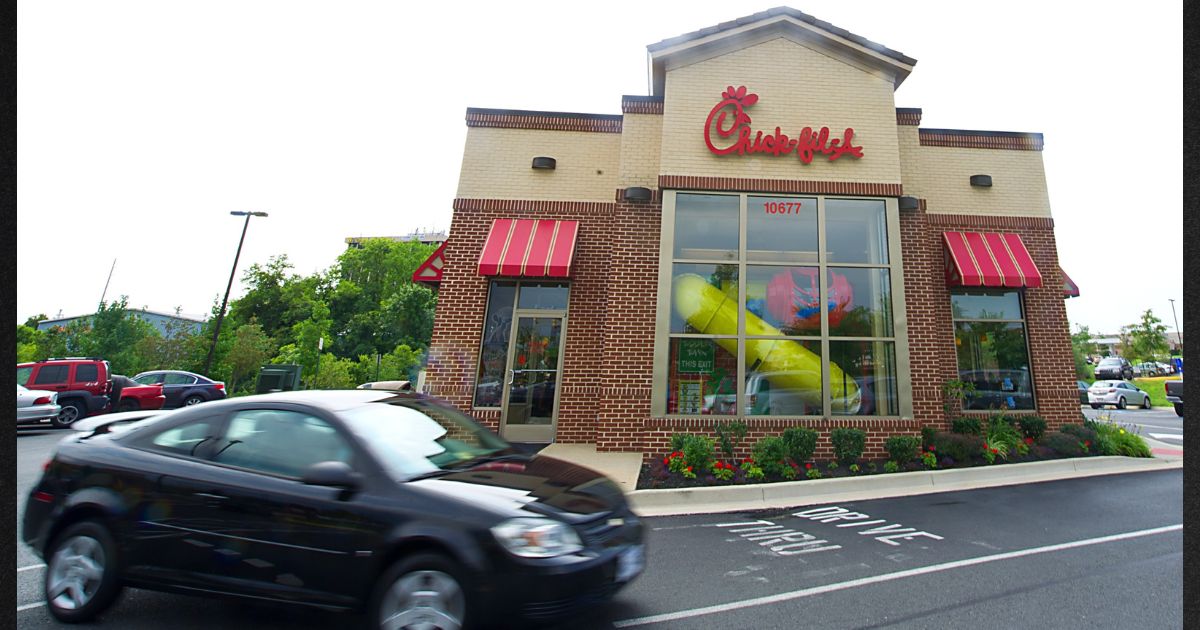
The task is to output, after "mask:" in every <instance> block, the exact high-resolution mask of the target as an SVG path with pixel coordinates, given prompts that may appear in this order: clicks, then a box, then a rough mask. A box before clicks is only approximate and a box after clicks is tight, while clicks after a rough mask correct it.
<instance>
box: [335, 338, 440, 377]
mask: <svg viewBox="0 0 1200 630" xmlns="http://www.w3.org/2000/svg"><path fill="white" fill-rule="evenodd" d="M423 354H424V353H422V352H421V351H420V350H414V349H412V348H410V347H408V346H406V345H403V344H402V345H399V346H396V347H395V349H393V350H392V351H391V352H389V353H387V354H384V355H381V356H379V358H378V359H376V356H375V355H365V354H364V355H360V356H359V357H358V364H357V365H355V366H354V373H353V374H354V378H355V380H356V381H357V382H359V383H366V382H368V381H415V380H416V372H417V368H419V367H420V366H421V359H422V357H423ZM321 365H322V368H321V369H325V368H324V364H321Z"/></svg>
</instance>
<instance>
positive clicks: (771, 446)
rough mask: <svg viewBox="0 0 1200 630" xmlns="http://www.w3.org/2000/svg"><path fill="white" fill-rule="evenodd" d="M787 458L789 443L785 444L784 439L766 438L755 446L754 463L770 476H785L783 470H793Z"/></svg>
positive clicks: (777, 437)
mask: <svg viewBox="0 0 1200 630" xmlns="http://www.w3.org/2000/svg"><path fill="white" fill-rule="evenodd" d="M787 457H788V447H787V442H784V441H783V438H782V437H779V436H770V437H765V438H763V439H761V440H759V441H758V442H757V443H755V444H754V463H756V464H758V466H759V467H760V468H762V470H763V472H764V473H766V474H768V475H778V476H783V475H784V474H785V473H784V471H783V469H784V468H789V469H790V468H791V466H789V465H788V463H787Z"/></svg>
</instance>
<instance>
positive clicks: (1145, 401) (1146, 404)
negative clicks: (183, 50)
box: [1142, 396, 1150, 409]
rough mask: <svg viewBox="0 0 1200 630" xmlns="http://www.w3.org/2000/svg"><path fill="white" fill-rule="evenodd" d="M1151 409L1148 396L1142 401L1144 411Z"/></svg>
mask: <svg viewBox="0 0 1200 630" xmlns="http://www.w3.org/2000/svg"><path fill="white" fill-rule="evenodd" d="M1149 408H1150V397H1149V396H1146V397H1145V398H1143V399H1142V409H1149Z"/></svg>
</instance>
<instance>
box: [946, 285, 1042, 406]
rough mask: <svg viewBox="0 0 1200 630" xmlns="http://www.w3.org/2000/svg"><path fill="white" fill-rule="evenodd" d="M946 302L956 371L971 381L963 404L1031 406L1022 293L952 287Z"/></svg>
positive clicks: (960, 377) (1030, 378)
mask: <svg viewBox="0 0 1200 630" xmlns="http://www.w3.org/2000/svg"><path fill="white" fill-rule="evenodd" d="M950 302H951V310H952V312H953V315H954V345H955V349H956V351H957V354H958V375H959V376H958V377H959V379H961V380H962V381H963V382H966V383H971V384H972V385H974V386H975V391H974V392H972V393H971V394H969V395H968V396H967V399H966V401H965V407H966V408H967V409H1034V397H1033V377H1032V375H1031V373H1030V370H1029V348H1028V345H1027V343H1026V339H1025V322H1024V315H1023V313H1022V310H1021V294H1020V293H1019V292H1017V291H1003V292H1000V291H996V292H971V293H966V292H964V293H955V294H953V295H951V296H950Z"/></svg>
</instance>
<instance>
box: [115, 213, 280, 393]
mask: <svg viewBox="0 0 1200 630" xmlns="http://www.w3.org/2000/svg"><path fill="white" fill-rule="evenodd" d="M229 214H232V215H233V216H235V217H240V216H245V217H246V222H245V223H244V224H242V238H241V240H239V241H238V246H237V253H236V254H234V255H233V269H230V270H229V284H227V285H225V299H224V300H221V310H220V311H218V312H217V325H216V327H214V328H213V338H212V345H210V346H209V347H208V358H207V359H205V360H204V375H205V376H207V375H209V374H211V373H212V362H213V353H215V352H216V350H217V337H219V336H220V335H221V321H222V320H224V319H225V307H226V306H227V305H228V304H229V290H230V289H232V288H233V276H234V274H236V273H237V264H238V258H240V257H241V255H242V243H245V242H246V228H248V227H250V217H265V216H267V213H266V212H240V211H237V210H235V211H233V212H230V213H229ZM113 264H114V265H115V264H116V261H115V260H114V261H113Z"/></svg>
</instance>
